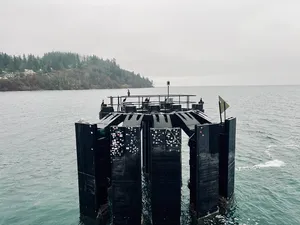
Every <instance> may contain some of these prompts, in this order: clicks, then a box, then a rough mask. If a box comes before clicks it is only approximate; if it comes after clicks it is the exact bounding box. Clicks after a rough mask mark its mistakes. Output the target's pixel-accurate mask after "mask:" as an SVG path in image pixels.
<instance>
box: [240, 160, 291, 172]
mask: <svg viewBox="0 0 300 225" xmlns="http://www.w3.org/2000/svg"><path fill="white" fill-rule="evenodd" d="M284 165H285V163H284V162H283V161H281V160H278V159H274V160H271V161H267V162H265V163H260V164H257V165H254V166H241V167H237V171H241V170H253V169H261V168H268V167H282V166H284Z"/></svg>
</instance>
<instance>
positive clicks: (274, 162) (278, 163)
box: [253, 159, 285, 168]
mask: <svg viewBox="0 0 300 225" xmlns="http://www.w3.org/2000/svg"><path fill="white" fill-rule="evenodd" d="M284 164H285V163H284V162H283V161H281V160H278V159H275V160H271V161H267V162H265V163H260V164H257V165H254V166H253V168H266V167H281V166H284Z"/></svg>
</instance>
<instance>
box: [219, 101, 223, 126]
mask: <svg viewBox="0 0 300 225" xmlns="http://www.w3.org/2000/svg"><path fill="white" fill-rule="evenodd" d="M219 113H220V121H221V123H222V113H221V102H220V101H219Z"/></svg>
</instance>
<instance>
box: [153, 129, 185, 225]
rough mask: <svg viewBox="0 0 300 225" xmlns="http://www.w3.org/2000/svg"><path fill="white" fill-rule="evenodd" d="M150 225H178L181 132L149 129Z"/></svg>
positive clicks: (178, 130)
mask: <svg viewBox="0 0 300 225" xmlns="http://www.w3.org/2000/svg"><path fill="white" fill-rule="evenodd" d="M150 138H151V160H152V161H151V165H152V166H151V171H150V181H151V208H152V222H153V225H163V224H171V225H179V224H180V213H181V129H179V128H170V129H168V128H167V129H165V128H162V129H156V128H151V129H150Z"/></svg>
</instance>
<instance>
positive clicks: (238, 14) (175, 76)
mask: <svg viewBox="0 0 300 225" xmlns="http://www.w3.org/2000/svg"><path fill="white" fill-rule="evenodd" d="M52 50H55V51H72V52H78V53H80V54H96V55H98V56H100V57H104V58H116V59H117V62H118V63H119V64H120V65H121V67H122V68H125V69H128V70H133V71H135V72H139V73H140V74H141V75H144V76H147V77H149V78H150V79H153V80H154V83H155V85H156V86H161V85H165V83H166V80H170V81H171V84H173V85H177V86H179V85H195V86H196V85H239V84H242V85H251V84H300V0H285V1H284V0H206V1H204V0H183V1H179V0H148V1H146V0H0V51H3V52H7V53H9V54H23V53H34V54H39V55H42V54H43V53H44V52H48V51H52Z"/></svg>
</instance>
